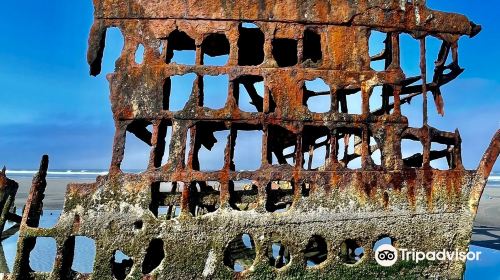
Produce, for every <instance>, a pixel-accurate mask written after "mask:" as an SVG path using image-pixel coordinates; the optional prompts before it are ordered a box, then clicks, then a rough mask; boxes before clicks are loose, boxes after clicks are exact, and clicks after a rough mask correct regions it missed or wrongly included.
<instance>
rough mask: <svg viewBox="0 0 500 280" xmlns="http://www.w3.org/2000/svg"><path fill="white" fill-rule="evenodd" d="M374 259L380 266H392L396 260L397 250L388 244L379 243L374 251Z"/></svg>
mask: <svg viewBox="0 0 500 280" xmlns="http://www.w3.org/2000/svg"><path fill="white" fill-rule="evenodd" d="M375 260H376V261H377V263H378V264H379V265H381V266H386V267H387V266H392V265H394V264H395V263H396V261H397V260H398V250H396V248H394V246H392V245H390V244H383V245H380V246H379V247H378V248H377V250H376V251H375Z"/></svg>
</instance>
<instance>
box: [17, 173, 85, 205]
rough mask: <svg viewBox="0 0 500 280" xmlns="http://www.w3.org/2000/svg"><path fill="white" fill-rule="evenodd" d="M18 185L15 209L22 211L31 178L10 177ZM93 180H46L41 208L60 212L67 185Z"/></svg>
mask: <svg viewBox="0 0 500 280" xmlns="http://www.w3.org/2000/svg"><path fill="white" fill-rule="evenodd" d="M11 178H12V180H15V181H16V182H17V183H18V184H19V189H18V191H17V195H16V208H18V209H22V208H23V207H24V205H25V204H26V199H27V198H28V194H29V191H30V188H31V178H28V177H19V178H16V177H11ZM92 182H95V179H82V178H78V179H76V180H72V179H71V178H69V179H68V178H50V177H49V178H47V189H46V190H45V198H44V200H43V208H44V209H45V210H60V209H62V208H63V204H64V196H65V194H66V188H67V186H68V184H69V183H92Z"/></svg>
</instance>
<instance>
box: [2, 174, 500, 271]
mask: <svg viewBox="0 0 500 280" xmlns="http://www.w3.org/2000/svg"><path fill="white" fill-rule="evenodd" d="M34 173H35V172H34V171H14V172H12V171H11V172H8V175H9V177H11V178H12V179H14V180H15V179H16V177H18V178H22V177H31V176H33V174H34ZM105 174H106V172H105V171H102V170H90V171H88V170H79V171H72V170H59V171H51V172H49V174H48V179H68V181H71V182H79V181H82V180H88V179H92V178H95V177H96V176H98V175H105ZM488 187H493V188H497V187H500V173H493V174H492V175H491V176H490V178H489V181H488ZM499 207H500V205H499ZM20 211H21V210H18V211H17V212H18V214H20ZM61 212H62V211H61V210H45V211H44V213H43V215H42V216H41V220H40V227H43V228H51V227H53V226H54V225H56V223H57V221H58V219H59V216H60V214H61ZM12 225H13V224H12V223H7V224H6V227H5V228H6V229H7V228H9V227H10V226H12ZM18 239H19V233H16V234H14V235H13V236H11V237H9V238H7V239H5V240H3V241H2V242H1V246H0V272H10V271H12V268H13V265H14V261H15V254H16V249H17V240H18ZM276 250H277V249H275V248H274V247H273V253H275V254H277V252H274V251H276ZM469 250H470V251H473V252H481V257H480V259H479V260H478V261H468V262H467V264H466V271H465V275H464V276H465V279H466V280H476V279H497V280H500V251H498V250H494V249H490V248H486V247H480V246H475V245H470V246H469ZM95 252H96V245H95V242H94V241H93V240H92V239H90V238H86V237H81V236H78V237H76V243H75V257H74V261H73V265H72V269H73V270H75V271H78V272H82V273H90V272H92V270H93V265H94V257H95ZM2 253H3V254H2ZM55 256H56V244H55V240H54V239H52V238H38V239H37V244H36V246H35V248H34V249H33V251H32V253H31V256H30V265H31V267H32V268H33V270H35V271H40V272H49V271H51V270H52V267H53V264H54V260H55ZM120 258H121V259H125V258H126V256H125V255H123V256H121V255H118V256H117V261H120Z"/></svg>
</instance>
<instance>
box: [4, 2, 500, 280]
mask: <svg viewBox="0 0 500 280" xmlns="http://www.w3.org/2000/svg"><path fill="white" fill-rule="evenodd" d="M94 5H95V8H96V9H95V22H94V25H93V27H92V30H91V35H90V40H89V46H90V47H89V53H88V58H89V64H90V66H91V70H90V71H91V74H92V75H97V74H99V72H100V63H101V59H102V55H103V49H104V47H105V46H104V45H105V35H106V30H107V29H108V28H110V27H118V28H119V29H120V31H121V32H122V33H123V34H124V37H125V46H124V49H123V51H122V54H121V56H120V58H119V59H118V61H117V62H116V72H115V73H113V74H110V75H109V76H108V79H109V81H110V88H111V101H112V109H113V113H114V119H115V123H116V134H115V140H114V147H113V158H112V163H111V167H110V172H109V175H107V176H101V177H98V179H97V182H96V183H94V184H75V185H70V186H69V187H68V190H67V193H66V199H65V203H64V211H63V213H62V215H61V217H60V219H59V222H58V223H57V225H56V226H55V227H54V228H50V229H42V228H38V227H37V226H38V219H39V215H40V209H41V205H42V200H41V199H42V198H43V191H44V189H45V179H44V175H45V172H46V170H47V164H48V162H47V159H46V158H45V159H44V160H43V162H42V168H41V172H40V174H39V176H38V177H36V178H35V180H34V184H33V188H32V190H31V194H30V197H29V200H28V203H27V207H26V209H25V211H24V214H23V220H22V222H21V229H20V239H19V243H18V251H17V257H16V261H15V267H14V271H13V273H12V274H10V275H8V276H7V278H9V279H113V278H116V279H354V278H358V279H361V278H362V279H370V278H394V279H399V278H400V277H402V275H404V278H410V279H412V278H414V279H421V278H448V279H456V278H461V277H462V274H463V271H464V265H465V264H464V262H462V261H451V262H425V263H420V264H415V263H408V262H402V261H400V262H397V263H396V264H395V265H394V266H392V267H390V268H384V267H381V266H378V265H377V264H376V263H375V261H374V258H373V246H374V244H375V242H377V241H378V240H380V239H381V238H383V237H390V238H391V239H392V242H393V244H394V246H396V247H399V248H409V249H416V250H419V251H439V250H443V249H446V250H450V251H455V250H456V249H458V250H460V251H467V250H468V244H469V241H470V237H471V231H472V223H473V219H474V217H475V214H476V210H477V206H478V203H479V199H480V197H481V194H482V191H483V188H484V186H485V184H486V181H487V177H488V175H489V173H490V171H491V169H492V167H493V164H494V162H495V161H496V158H497V157H498V154H499V151H500V132H497V133H496V135H495V136H494V138H493V140H492V143H491V144H490V146H489V148H488V150H487V151H486V153H485V155H484V157H483V159H482V161H481V163H480V165H479V167H478V169H477V170H475V171H468V170H465V169H464V167H463V165H462V161H461V139H460V134H459V133H458V131H455V132H444V131H440V130H437V129H435V128H433V127H431V126H429V125H428V123H427V94H428V93H431V94H432V97H433V100H434V101H435V102H434V103H435V104H436V107H437V110H438V112H439V113H441V114H444V102H443V98H442V97H441V91H440V86H442V85H444V84H446V83H448V82H450V81H451V80H453V79H454V78H456V77H457V76H458V75H459V74H460V73H461V72H462V71H463V69H461V68H460V67H459V65H458V39H459V38H460V37H461V36H462V35H469V36H471V37H472V36H474V35H475V34H477V33H478V32H479V31H480V27H479V26H477V25H475V24H474V23H472V22H470V21H469V20H468V19H467V18H466V17H464V16H461V15H457V14H451V13H444V12H438V11H432V10H429V9H428V8H426V7H425V3H424V1H417V0H414V1H406V0H405V1H376V0H371V1H369V0H361V1H346V0H344V1H326V0H323V1H320V0H316V1H234V2H231V1H230V2H227V1H217V0H216V1H195V0H193V1H189V0H188V1H175V0H174V1H163V0H158V1H146V0H142V1H141V0H132V1H120V0H95V1H94ZM243 22H252V23H253V24H255V25H256V26H253V28H249V27H247V25H245V24H243ZM375 30H376V31H379V32H383V33H385V34H386V40H385V42H384V51H382V52H381V53H380V54H379V55H375V56H373V55H372V56H370V54H369V43H368V42H369V38H370V34H371V33H372V32H373V31H375ZM403 33H407V34H410V35H412V36H413V37H414V38H415V40H419V41H420V46H421V57H420V67H421V75H419V76H417V77H407V76H406V75H405V73H403V71H402V69H401V67H400V47H399V38H400V35H401V34H403ZM426 37H435V38H438V39H439V40H441V41H442V47H441V50H440V52H439V56H438V57H437V58H436V63H435V71H434V73H432V74H428V73H427V67H426V61H427V58H426V43H425V42H426V41H425V40H426ZM140 45H142V46H143V47H144V49H145V54H144V61H143V62H141V63H137V62H136V61H135V56H136V51H137V50H138V48H139V46H140ZM182 50H192V51H194V52H195V62H194V65H181V64H179V63H175V62H173V57H175V53H176V51H182ZM206 55H208V56H210V57H214V56H220V55H228V62H227V64H225V65H223V66H209V65H204V57H205V56H206ZM448 57H450V61H448V62H447V58H448ZM373 61H383V64H384V67H383V68H384V69H383V70H380V71H376V70H374V69H372V68H371V66H370V63H371V62H373ZM187 73H195V74H196V79H195V80H194V82H193V84H192V85H189V86H190V87H192V91H191V95H190V96H189V99H188V101H187V103H186V104H185V105H184V106H183V108H182V109H180V110H178V111H173V110H170V98H171V97H172V96H174V95H176V89H175V88H174V87H173V84H172V82H171V77H173V76H178V75H183V74H187ZM210 75H212V76H214V75H228V77H229V83H228V84H227V88H225V87H221V88H220V93H219V94H220V95H222V96H224V98H225V99H226V102H225V104H224V106H223V107H222V108H219V109H213V108H209V107H208V106H207V105H206V104H205V101H206V95H205V90H204V78H205V77H207V76H210ZM429 77H432V78H429ZM316 78H321V79H322V80H323V81H325V83H326V84H327V85H328V86H329V88H330V90H328V91H326V92H315V91H314V90H311V89H308V88H307V87H306V85H305V83H306V81H309V80H314V79H316ZM257 82H264V92H263V94H262V95H259V93H258V92H257V90H256V89H255V83H257ZM377 86H381V87H382V91H381V97H380V98H381V104H382V106H381V107H380V108H371V107H370V98H371V96H372V93H373V92H374V88H375V87H377ZM242 87H243V88H245V91H246V92H247V93H248V94H249V95H250V98H251V100H252V106H254V107H255V111H256V112H245V111H243V110H241V109H240V108H239V101H240V100H239V98H240V95H241V94H243V90H242V89H241V88H242ZM354 94H360V96H361V103H360V104H359V103H358V104H357V105H358V106H360V107H361V111H360V112H359V113H353V112H350V108H351V107H350V105H352V104H348V100H349V97H350V96H351V95H354ZM322 95H326V96H330V98H331V102H330V109H329V110H328V111H327V112H322V113H317V112H312V111H311V110H310V108H309V107H308V100H309V99H310V98H313V97H316V96H322ZM417 95H423V100H424V104H423V106H422V110H423V116H424V117H423V126H422V127H421V128H411V127H408V119H407V118H406V117H405V116H403V115H402V114H401V107H402V106H404V105H406V104H407V103H409V102H410V101H411V99H412V98H414V97H415V96H417ZM148 126H152V129H151V130H148ZM169 129H170V130H171V131H172V132H171V141H170V143H166V141H165V140H164V139H165V135H166V134H167V131H170V130H169ZM127 131H128V132H130V134H129V135H128V137H138V138H139V139H141V140H143V141H144V142H146V143H147V144H149V145H150V146H151V155H150V159H149V167H148V169H147V170H146V171H145V172H143V173H141V174H126V173H124V172H122V170H121V162H122V160H123V158H124V153H125V151H124V149H125V140H126V136H127ZM218 131H226V132H228V137H227V139H225V140H226V142H225V153H224V164H223V167H222V168H221V170H216V171H213V170H204V169H203V167H202V166H200V161H199V155H198V154H199V151H200V149H202V147H204V148H206V149H208V150H210V149H211V148H212V147H213V146H214V144H215V142H216V139H215V137H214V133H215V132H218ZM242 131H256V132H260V133H261V134H262V149H261V150H260V151H255V154H256V156H258V157H259V158H260V159H261V166H260V168H258V169H257V170H252V171H239V169H238V167H237V166H235V161H234V155H235V153H236V151H235V149H236V148H237V147H238V146H237V145H236V143H237V136H238V133H240V132H242ZM404 140H408V141H416V142H417V143H419V144H421V146H422V153H417V154H415V155H413V156H410V157H406V158H403V156H402V151H401V149H402V147H401V143H402V141H404ZM433 143H439V144H442V145H444V146H445V147H446V148H444V149H442V150H434V149H432V148H431V146H432V144H433ZM166 147H169V149H168V153H166V152H165V150H166V149H165V148H166ZM235 147H236V148H235ZM319 149H324V150H325V151H326V152H325V153H324V156H323V160H324V163H323V164H322V165H321V166H319V167H317V168H313V166H312V161H313V157H314V155H315V153H314V152H315V151H317V150H319ZM376 151H379V152H380V161H379V162H377V160H376V159H374V157H373V155H374V154H375V152H376ZM316 155H317V153H316ZM439 158H445V159H446V161H447V163H448V165H449V166H448V167H449V168H448V169H447V170H437V169H434V168H432V167H431V165H430V162H431V161H432V160H435V159H439ZM356 159H358V160H360V162H361V164H360V167H359V168H351V167H350V163H351V162H352V161H355V160H356ZM162 161H163V162H164V163H163V164H162ZM242 182H243V183H242ZM244 234H246V235H245V236H243V238H242V235H244ZM42 236H46V237H53V238H55V239H56V241H57V248H58V249H57V258H56V262H55V265H54V268H53V271H52V272H51V273H39V272H33V271H31V269H30V266H29V255H30V251H31V250H32V248H33V246H34V242H35V238H36V237H42ZM75 236H86V237H89V238H92V239H93V240H95V242H96V247H97V252H96V256H95V264H94V270H93V273H91V274H84V273H78V272H75V271H72V270H71V264H72V262H73V257H74V240H75V239H74V238H75ZM276 244H278V245H279V249H278V250H273V245H276ZM252 247H253V249H254V251H252V250H251V249H252ZM360 248H363V253H359V251H360V250H359V249H360ZM117 250H120V251H122V252H124V253H125V254H127V255H128V256H129V257H130V259H129V260H127V261H124V262H122V263H117V262H116V261H115V259H114V254H115V252H116V251H117ZM275 251H279V252H278V254H275ZM238 268H240V269H238ZM235 270H241V271H235Z"/></svg>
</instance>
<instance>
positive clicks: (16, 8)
mask: <svg viewBox="0 0 500 280" xmlns="http://www.w3.org/2000/svg"><path fill="white" fill-rule="evenodd" d="M428 2H429V6H430V7H432V8H435V9H439V10H444V11H453V12H458V13H464V14H466V15H467V16H468V17H469V18H470V19H472V20H473V21H475V22H476V23H478V24H481V25H483V31H482V32H481V33H480V34H479V35H478V36H477V37H475V38H473V39H469V38H463V39H462V40H461V41H460V54H461V55H460V64H461V66H462V67H463V68H465V69H466V71H465V72H464V73H463V74H462V75H461V76H460V78H459V79H458V80H456V81H454V82H452V83H451V84H450V85H448V86H446V87H445V88H444V89H443V94H444V98H445V102H446V103H445V104H446V107H445V110H446V115H445V117H444V118H442V117H440V116H437V114H436V113H435V109H434V105H432V104H431V105H430V107H429V108H430V116H429V117H430V123H431V124H432V125H434V126H436V127H438V128H440V129H446V130H451V131H453V130H454V129H455V128H459V129H460V132H461V135H462V138H463V158H464V161H465V165H466V167H467V168H471V169H472V168H475V167H476V166H477V164H478V162H479V160H480V158H481V156H482V154H483V152H484V150H485V149H486V147H487V145H488V144H489V142H490V140H491V137H492V135H493V134H494V132H495V131H496V130H497V129H499V128H500V110H499V108H500V99H499V98H498V97H499V94H500V81H499V77H498V74H499V73H498V70H496V69H497V67H498V65H500V55H499V52H498V51H497V50H496V49H497V46H498V45H499V43H500V42H499V41H500V39H499V38H498V34H500V30H499V26H498V19H497V18H494V17H495V16H496V14H497V13H496V12H495V11H496V10H498V8H499V6H500V3H497V2H496V1H482V2H481V3H480V4H479V3H477V2H476V1H470V0H454V1H441V0H433V1H428ZM488 2H489V3H488ZM92 13H93V9H92V6H91V1H90V0H85V1H67V0H64V1H63V0H51V1H7V2H6V3H3V4H2V9H1V10H0V16H1V17H2V19H3V22H4V24H2V25H0V32H1V34H2V36H1V37H0V61H1V63H0V165H7V166H8V167H9V168H12V169H22V168H26V169H30V168H35V167H36V166H37V165H38V162H39V159H40V157H41V155H42V154H49V155H50V156H51V167H52V168H55V169H90V168H92V169H97V168H107V167H108V166H109V161H110V159H111V146H112V140H113V133H114V126H113V120H112V115H111V110H110V103H109V99H108V84H107V80H106V79H105V73H110V72H112V71H113V66H114V60H115V59H116V57H117V56H118V54H119V53H120V48H121V44H122V43H121V37H120V34H119V33H116V34H111V35H110V36H109V38H108V39H109V40H108V46H109V47H108V48H107V50H106V52H105V57H104V67H103V72H102V73H103V74H101V75H100V76H98V77H97V78H94V77H90V76H89V74H88V66H87V63H86V49H87V37H88V31H89V29H90V26H91V24H92ZM429 46H434V47H437V44H434V43H432V42H429ZM408 49H409V52H418V49H416V48H415V49H412V47H408ZM431 49H432V48H431ZM430 51H431V52H436V50H434V51H433V50H430ZM410 56H411V55H409V58H408V60H411V59H410ZM403 60H404V58H403ZM409 65H410V64H409ZM475 97H480V98H475ZM417 104H418V103H417V102H414V103H413V107H414V109H410V110H407V111H406V112H407V113H408V114H409V115H410V117H415V119H414V120H415V121H416V122H415V124H416V125H420V123H419V120H420V119H421V117H418V114H419V111H420V106H419V105H417ZM130 167H132V168H133V167H135V166H133V165H132V166H130ZM495 169H496V170H499V169H500V165H499V164H497V165H496V168H495Z"/></svg>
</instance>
